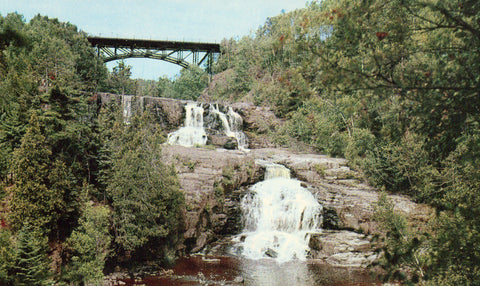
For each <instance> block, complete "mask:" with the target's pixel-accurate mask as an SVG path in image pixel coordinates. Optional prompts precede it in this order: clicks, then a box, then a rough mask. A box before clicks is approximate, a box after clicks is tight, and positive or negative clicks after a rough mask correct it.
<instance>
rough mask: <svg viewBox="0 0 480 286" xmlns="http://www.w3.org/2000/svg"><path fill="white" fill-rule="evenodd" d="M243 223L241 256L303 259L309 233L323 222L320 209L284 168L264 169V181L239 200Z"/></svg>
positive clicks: (272, 167)
mask: <svg viewBox="0 0 480 286" xmlns="http://www.w3.org/2000/svg"><path fill="white" fill-rule="evenodd" d="M241 208H242V212H243V218H244V222H245V229H244V233H243V234H242V235H243V236H244V238H245V240H244V242H243V251H242V254H243V255H244V256H245V257H247V258H251V259H260V258H266V257H272V258H276V259H277V261H281V262H283V261H288V260H293V259H299V260H305V259H306V257H307V253H308V250H309V247H308V240H309V236H310V233H312V232H318V231H319V229H320V226H321V223H322V206H321V205H320V204H319V203H318V202H317V200H316V199H315V198H314V197H313V195H312V194H311V193H310V192H309V191H308V190H307V189H305V188H303V187H302V186H301V185H300V181H298V180H295V179H291V178H290V172H289V170H288V169H287V168H285V167H283V166H281V165H277V164H272V165H270V166H267V170H266V175H265V180H264V181H262V182H259V183H257V184H255V185H253V186H252V187H251V189H250V194H248V195H247V196H245V197H244V198H243V199H242V201H241Z"/></svg>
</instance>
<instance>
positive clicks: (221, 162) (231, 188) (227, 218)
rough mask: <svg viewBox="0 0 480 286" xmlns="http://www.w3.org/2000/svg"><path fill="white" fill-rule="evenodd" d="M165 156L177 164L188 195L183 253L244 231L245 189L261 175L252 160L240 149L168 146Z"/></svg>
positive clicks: (196, 249)
mask: <svg viewBox="0 0 480 286" xmlns="http://www.w3.org/2000/svg"><path fill="white" fill-rule="evenodd" d="M163 157H164V159H165V161H166V162H167V163H170V164H174V165H175V168H176V170H177V173H178V178H179V180H180V184H181V187H182V190H183V192H184V193H185V202H186V211H185V227H186V231H185V234H184V239H185V245H183V246H181V247H180V250H181V252H185V253H188V252H196V251H199V250H201V249H202V248H203V247H204V246H205V245H206V244H207V243H209V242H212V241H214V240H216V239H217V238H218V237H219V236H221V235H225V234H234V233H238V232H240V230H241V213H240V210H239V208H238V205H239V201H240V198H241V193H242V187H244V186H247V185H250V184H253V183H255V180H256V179H257V178H258V177H259V176H260V175H259V174H258V170H256V169H255V162H254V159H253V158H252V157H249V156H246V155H245V154H244V153H243V152H240V151H236V150H233V151H230V150H225V149H216V150H211V149H206V148H187V147H182V146H169V145H165V146H164V148H163Z"/></svg>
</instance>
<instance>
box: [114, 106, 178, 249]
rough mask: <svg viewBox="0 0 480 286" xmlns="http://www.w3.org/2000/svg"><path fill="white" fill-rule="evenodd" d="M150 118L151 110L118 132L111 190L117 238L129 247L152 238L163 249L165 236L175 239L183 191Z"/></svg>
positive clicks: (161, 139) (124, 247)
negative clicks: (164, 158)
mask: <svg viewBox="0 0 480 286" xmlns="http://www.w3.org/2000/svg"><path fill="white" fill-rule="evenodd" d="M151 120H152V119H151V117H149V116H148V115H144V116H143V117H142V118H135V119H134V120H133V121H132V124H131V125H129V126H126V127H121V128H122V129H120V130H118V131H117V132H119V133H117V134H116V138H115V140H114V141H112V146H110V148H112V149H113V150H114V152H112V154H113V159H112V170H111V177H110V178H109V184H108V187H107V193H108V194H109V196H110V197H111V201H112V206H113V211H114V214H113V219H114V230H115V241H116V242H117V243H118V244H119V245H120V246H122V248H123V249H124V250H127V251H135V250H139V249H142V247H146V246H147V245H148V244H149V243H153V246H154V247H156V248H159V247H161V246H162V245H158V244H159V243H158V242H159V241H161V240H162V239H164V240H174V239H175V235H176V234H177V230H178V228H179V225H180V215H181V212H180V210H181V209H182V206H183V201H184V198H183V193H182V192H180V190H179V183H178V179H177V177H176V172H175V169H174V168H173V166H166V165H165V164H164V163H163V162H162V161H163V160H162V156H161V149H160V144H161V143H162V142H163V141H164V139H163V136H161V133H159V132H160V130H159V129H158V127H156V126H154V125H152V123H151V122H152V121H151ZM117 127H119V126H117ZM155 242H157V243H155ZM156 244H157V245H156ZM150 246H151V245H150ZM154 255H155V254H154Z"/></svg>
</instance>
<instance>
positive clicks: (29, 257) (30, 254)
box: [12, 224, 52, 286]
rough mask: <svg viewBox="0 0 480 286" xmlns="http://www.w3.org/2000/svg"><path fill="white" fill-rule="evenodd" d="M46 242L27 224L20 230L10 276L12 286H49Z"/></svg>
mask: <svg viewBox="0 0 480 286" xmlns="http://www.w3.org/2000/svg"><path fill="white" fill-rule="evenodd" d="M47 241H48V239H47V238H46V237H44V236H43V235H42V234H40V233H39V232H37V231H36V230H35V229H34V228H31V227H30V226H29V225H28V224H25V225H24V227H23V228H22V229H21V230H20V232H19V233H18V236H17V242H16V248H15V266H14V267H13V275H12V280H13V284H14V285H18V286H29V285H51V283H52V282H51V281H50V280H49V276H50V271H49V259H48V256H47V247H48V246H47Z"/></svg>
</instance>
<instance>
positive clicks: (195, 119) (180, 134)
mask: <svg viewBox="0 0 480 286" xmlns="http://www.w3.org/2000/svg"><path fill="white" fill-rule="evenodd" d="M185 111H186V115H185V126H184V127H181V128H180V129H178V130H177V131H175V132H172V133H170V134H168V138H167V142H168V144H170V145H182V146H185V147H192V146H195V145H205V144H207V139H208V138H207V133H206V132H205V129H204V128H203V111H204V110H203V107H202V106H201V104H198V103H196V102H189V103H187V105H186V106H185Z"/></svg>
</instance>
